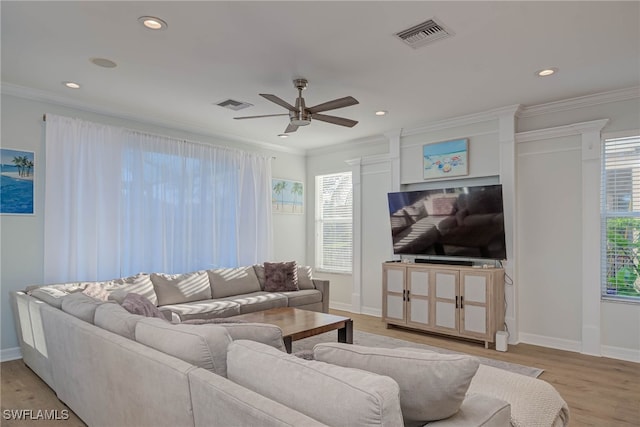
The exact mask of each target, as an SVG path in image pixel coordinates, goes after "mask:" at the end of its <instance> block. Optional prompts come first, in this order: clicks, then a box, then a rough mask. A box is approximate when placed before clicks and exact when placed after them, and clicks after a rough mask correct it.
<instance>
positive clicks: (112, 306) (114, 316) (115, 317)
mask: <svg viewBox="0 0 640 427" xmlns="http://www.w3.org/2000/svg"><path fill="white" fill-rule="evenodd" d="M142 319H144V316H140V315H138V314H131V313H129V312H128V311H127V310H125V309H124V308H122V307H121V306H120V305H119V304H117V303H115V302H112V303H109V304H102V305H100V306H98V308H96V313H95V317H94V324H95V325H96V326H98V327H100V328H102V329H106V330H107V331H111V332H113V333H115V334H118V335H120V336H123V337H125V338H129V339H131V340H135V339H136V324H137V323H138V322H139V321H140V320H142Z"/></svg>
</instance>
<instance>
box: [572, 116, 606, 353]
mask: <svg viewBox="0 0 640 427" xmlns="http://www.w3.org/2000/svg"><path fill="white" fill-rule="evenodd" d="M607 123H609V119H603V120H594V121H591V122H585V123H576V124H573V125H571V127H572V128H574V129H575V130H576V131H577V132H579V133H580V134H581V137H582V350H581V352H582V353H584V354H590V355H592V356H601V355H602V349H601V331H600V330H601V327H600V318H601V314H600V294H601V291H600V278H601V275H600V268H601V266H600V247H601V242H600V236H601V233H600V227H601V222H600V186H601V163H600V162H601V144H602V143H601V132H602V129H603V128H604V127H605V126H606V125H607Z"/></svg>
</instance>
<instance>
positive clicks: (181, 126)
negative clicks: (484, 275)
mask: <svg viewBox="0 0 640 427" xmlns="http://www.w3.org/2000/svg"><path fill="white" fill-rule="evenodd" d="M0 93H2V94H3V95H10V96H15V97H17V98H23V99H28V100H31V101H39V102H46V103H51V104H56V105H60V106H62V107H67V108H74V109H78V110H83V111H87V112H90V113H94V114H101V115H105V116H110V117H115V118H118V119H124V120H131V121H135V122H139V123H144V124H149V125H153V126H160V127H164V128H170V129H173V130H177V131H182V132H189V133H195V134H199V135H203V136H208V137H213V138H217V139H220V140H221V141H228V142H238V143H242V144H247V145H251V146H255V147H258V148H262V149H266V150H272V151H279V152H285V153H291V154H299V155H303V156H304V155H305V154H306V150H304V149H300V148H290V147H283V146H281V145H277V144H272V143H269V142H264V141H258V140H252V139H247V138H240V137H238V136H236V135H231V134H226V133H218V132H212V131H211V129H207V128H203V127H201V126H198V125H194V124H191V123H184V122H179V121H173V120H162V121H161V120H157V119H154V118H151V117H149V116H145V115H140V114H134V113H131V112H127V111H122V110H115V109H111V108H106V107H103V106H98V105H95V104H91V103H87V102H82V101H78V100H76V99H72V98H69V97H66V96H60V95H57V94H54V93H51V92H48V91H43V90H39V89H33V88H28V87H25V86H19V85H14V84H11V83H6V82H2V84H1V86H0Z"/></svg>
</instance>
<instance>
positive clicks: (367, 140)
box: [307, 135, 389, 156]
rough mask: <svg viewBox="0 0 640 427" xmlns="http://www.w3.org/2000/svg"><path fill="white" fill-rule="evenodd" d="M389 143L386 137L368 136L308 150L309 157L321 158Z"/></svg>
mask: <svg viewBox="0 0 640 427" xmlns="http://www.w3.org/2000/svg"><path fill="white" fill-rule="evenodd" d="M388 142H389V141H388V140H387V138H386V137H385V136H384V135H372V136H366V137H364V138H359V139H352V140H351V141H346V142H340V143H338V144H332V145H327V146H324V147H318V148H310V149H308V150H307V156H320V155H323V154H329V153H335V152H336V151H345V150H349V149H357V148H358V147H360V146H362V145H370V144H386V143H388Z"/></svg>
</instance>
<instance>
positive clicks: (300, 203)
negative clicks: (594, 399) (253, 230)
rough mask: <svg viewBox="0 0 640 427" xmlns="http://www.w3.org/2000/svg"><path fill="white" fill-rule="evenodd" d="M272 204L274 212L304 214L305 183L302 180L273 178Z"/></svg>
mask: <svg viewBox="0 0 640 427" xmlns="http://www.w3.org/2000/svg"><path fill="white" fill-rule="evenodd" d="M271 206H272V208H273V211H272V212H274V213H287V214H303V213H304V185H303V184H302V182H300V181H292V180H289V179H281V178H273V179H272V180H271Z"/></svg>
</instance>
